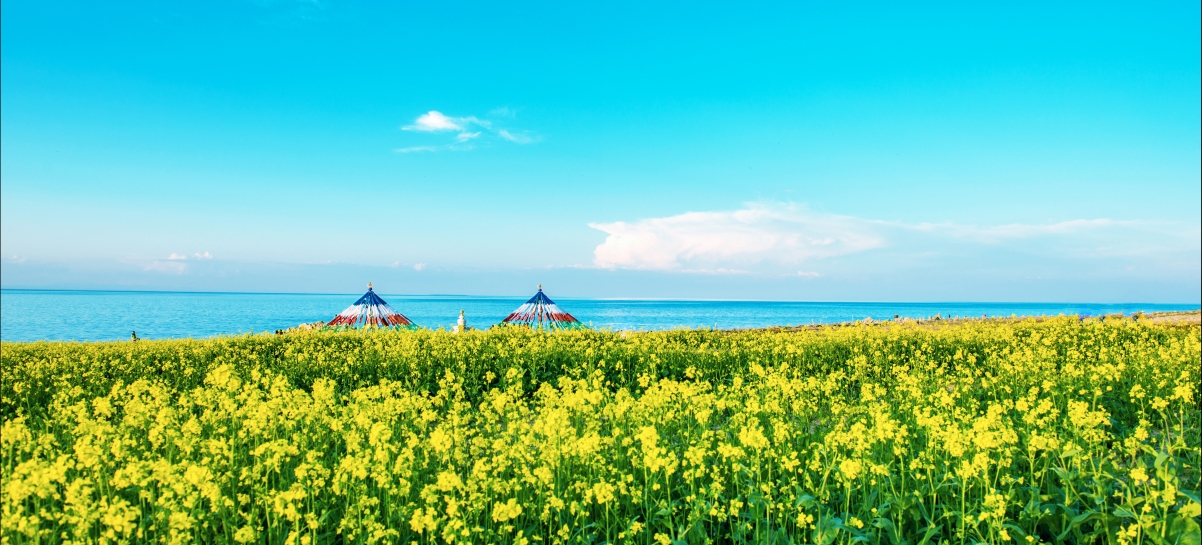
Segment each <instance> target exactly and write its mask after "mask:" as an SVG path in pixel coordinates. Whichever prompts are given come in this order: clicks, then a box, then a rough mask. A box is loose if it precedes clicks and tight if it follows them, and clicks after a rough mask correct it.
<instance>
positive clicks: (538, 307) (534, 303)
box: [501, 284, 585, 329]
mask: <svg viewBox="0 0 1202 545" xmlns="http://www.w3.org/2000/svg"><path fill="white" fill-rule="evenodd" d="M501 324H502V325H504V324H515V325H526V326H530V327H538V328H542V327H544V326H545V327H547V328H548V329H577V328H583V327H585V326H584V324H582V323H580V320H577V319H576V317H574V316H572V315H571V314H568V313H566V312H564V311H563V309H561V308H559V305H556V304H555V301H552V300H551V298H550V297H547V296H546V294H544V293H543V285H542V284H539V285H538V293H536V294H534V297H531V298H530V300H529V301H526V303H525V304H523V305H522V306H520V307H518V309H517V310H515V311H513V312H512V313H510V314H509V316H506V317H505V319H504V320H501Z"/></svg>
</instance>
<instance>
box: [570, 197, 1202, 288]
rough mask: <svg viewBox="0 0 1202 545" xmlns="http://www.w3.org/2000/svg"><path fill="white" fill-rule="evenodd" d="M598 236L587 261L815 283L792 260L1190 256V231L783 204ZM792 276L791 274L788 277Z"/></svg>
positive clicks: (615, 227)
mask: <svg viewBox="0 0 1202 545" xmlns="http://www.w3.org/2000/svg"><path fill="white" fill-rule="evenodd" d="M589 227H592V228H593V229H597V230H599V231H602V232H604V233H606V235H607V236H606V238H605V241H604V242H602V243H601V244H599V245H598V246H597V247H596V248H595V249H594V250H593V265H595V266H596V267H599V268H603V269H633V270H649V271H661V272H676V273H713V274H731V273H758V274H791V275H798V276H803V277H817V276H820V273H818V272H814V271H797V269H796V268H797V266H799V265H801V264H803V263H804V264H810V265H813V264H814V263H815V262H820V261H822V260H826V259H830V258H836V257H839V256H848V255H853V254H860V253H865V252H870V251H872V250H878V249H883V248H890V249H891V250H893V252H894V253H899V252H900V253H905V254H909V255H911V256H913V257H912V258H911V259H910V260H911V261H913V260H915V259H917V260H919V261H921V260H922V256H924V255H931V254H932V253H936V252H939V251H941V250H943V251H946V250H947V249H948V247H947V244H948V242H949V241H951V242H952V243H955V242H960V243H967V244H970V245H974V246H977V247H989V248H990V249H991V250H992V251H995V252H1002V253H1015V252H1017V253H1026V254H1040V253H1057V254H1061V255H1065V254H1067V255H1070V256H1075V257H1079V258H1105V257H1122V256H1127V257H1132V256H1142V257H1145V258H1147V259H1149V260H1150V264H1151V263H1153V262H1155V260H1158V259H1172V258H1181V259H1185V260H1189V258H1190V257H1191V256H1196V255H1197V253H1198V251H1199V239H1200V236H1199V227H1198V226H1192V227H1189V226H1181V225H1174V224H1164V223H1161V224H1157V223H1152V222H1137V221H1116V220H1111V219H1106V218H1100V219H1078V220H1070V221H1061V222H1055V223H1048V224H1005V225H995V226H979V225H960V224H954V223H919V224H906V223H901V222H890V221H880V220H871V219H863V218H855V217H850V216H841V215H836V214H828V213H820V212H814V211H811V210H808V209H807V208H805V207H801V206H797V205H793V204H776V203H751V204H748V205H747V206H745V207H744V208H742V209H740V210H734V211H725V212H686V213H683V214H678V215H674V216H668V217H663V218H647V219H642V220H637V221H634V222H629V223H628V222H623V221H618V222H611V223H590V224H589ZM792 271H796V272H792Z"/></svg>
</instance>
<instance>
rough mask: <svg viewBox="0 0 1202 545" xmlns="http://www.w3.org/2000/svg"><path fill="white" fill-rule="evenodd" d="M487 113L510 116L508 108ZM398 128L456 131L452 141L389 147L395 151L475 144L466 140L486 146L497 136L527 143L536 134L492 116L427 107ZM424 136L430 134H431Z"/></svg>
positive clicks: (452, 148) (459, 148)
mask: <svg viewBox="0 0 1202 545" xmlns="http://www.w3.org/2000/svg"><path fill="white" fill-rule="evenodd" d="M488 117H492V118H504V119H512V118H513V117H514V112H513V111H512V110H510V109H509V108H497V109H495V110H492V111H491V112H489V115H488ZM401 130H404V131H412V132H418V133H444V132H455V133H456V134H455V136H454V142H452V143H448V144H439V145H433V144H425V145H419V146H408V147H402V148H396V149H394V150H393V151H395V152H397V153H421V152H436V151H467V150H471V149H475V148H476V147H477V145H476V144H467V143H468V142H479V143H480V145H481V146H482V147H487V146H488V145H489V144H491V143H492V142H496V141H499V140H503V141H507V142H512V143H515V144H529V143H532V142H536V141H538V137H537V136H535V135H533V134H532V133H531V132H530V131H525V130H520V131H519V130H511V129H508V128H503V127H497V126H496V123H495V122H494V119H489V118H484V119H481V118H479V117H476V116H463V117H456V116H449V115H446V114H444V113H442V112H439V111H437V110H430V111H429V112H426V113H424V114H422V115H419V116H417V119H415V120H414V121H413V123H411V124H409V125H404V126H402V127H401ZM428 138H434V136H431V137H428ZM439 138H446V137H445V136H441V137H439Z"/></svg>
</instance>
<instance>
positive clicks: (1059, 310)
mask: <svg viewBox="0 0 1202 545" xmlns="http://www.w3.org/2000/svg"><path fill="white" fill-rule="evenodd" d="M360 295H361V294H342V295H312V294H279V293H187V292H136V291H50V290H11V289H6V290H0V339H3V340H6V341H36V340H81V341H82V340H89V341H101V340H117V339H128V338H129V337H130V333H131V332H133V331H137V333H138V337H139V338H149V339H166V338H186V337H193V338H200V337H211V336H214V335H232V334H239V333H255V332H263V331H274V330H276V329H284V328H288V327H292V326H295V325H297V324H301V323H306V322H314V321H318V320H329V319H331V318H333V317H334V315H336V314H338V313H339V312H340V311H342V309H344V308H346V307H347V306H348V305H350V304H351V303H353V302H354V301H355V299H357V298H358V297H359V296H360ZM380 295H381V296H383V297H384V299H386V300H387V301H388V302H389V303H390V304H391V305H392V307H393V308H395V309H397V310H398V311H400V312H401V313H403V314H405V315H406V316H408V317H409V318H410V319H411V320H413V321H414V322H416V323H417V324H418V325H421V326H425V327H429V328H433V329H437V328H440V327H443V328H447V327H450V326H453V325H454V324H455V320H456V319H457V318H458V317H459V311H460V310H463V311H464V312H465V315H466V318H467V322H468V325H469V326H472V327H478V328H487V327H489V326H491V325H493V324H495V323H497V322H499V321H501V319H502V318H504V317H505V316H506V315H507V314H509V312H511V311H512V310H513V309H515V308H517V306H518V305H520V304H522V303H523V302H525V300H526V298H525V297H461V296H414V295H389V294H380ZM553 297H554V296H553ZM556 302H557V303H558V304H559V305H560V307H562V308H563V309H564V310H566V311H568V312H570V313H572V314H573V315H574V316H576V317H577V318H579V319H580V320H581V321H583V322H585V323H587V324H591V325H592V326H593V327H594V328H610V329H622V330H650V329H669V328H676V327H691V328H702V327H705V328H709V327H713V328H719V329H736V328H755V327H769V326H782V325H805V324H828V323H837V322H846V321H851V320H861V319H864V318H872V319H873V320H886V319H891V318H893V316H894V315H899V316H902V317H910V318H926V317H931V316H934V315H936V314H940V315H942V316H944V317H956V316H968V317H979V316H982V315H986V314H987V315H989V316H1011V315H1016V316H1041V315H1046V316H1056V315H1060V314H1065V315H1090V316H1096V315H1101V314H1114V313H1123V314H1131V313H1134V312H1136V311H1144V312H1155V311H1169V310H1196V309H1198V307H1199V305H1198V304H1151V303H1129V304H1090V303H810V302H766V301H679V300H674V301H662V300H613V299H567V298H565V299H558V298H557V299H556Z"/></svg>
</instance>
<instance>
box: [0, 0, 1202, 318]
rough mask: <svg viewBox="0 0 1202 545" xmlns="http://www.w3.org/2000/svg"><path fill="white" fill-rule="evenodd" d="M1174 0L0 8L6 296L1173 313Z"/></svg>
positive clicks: (1188, 87)
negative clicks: (850, 304) (925, 304)
mask: <svg viewBox="0 0 1202 545" xmlns="http://www.w3.org/2000/svg"><path fill="white" fill-rule="evenodd" d="M1199 19H1200V13H1199V5H1198V3H1197V2H1177V3H1141V4H1138V5H1130V4H1099V3H1081V4H1056V5H1048V4H1046V3H1038V4H1036V3H1031V4H1021V3H991V4H987V3H970V4H966V3H946V4H935V3H930V4H921V5H917V4H914V5H905V6H898V5H896V4H894V3H888V4H886V3H882V4H868V3H856V4H840V5H831V4H829V3H828V4H816V3H815V4H795V3H787V4H746V5H738V6H735V5H733V4H729V3H724V4H698V3H681V4H675V5H673V4H662V5H660V6H648V5H646V3H629V4H621V3H606V4H605V5H603V6H592V5H590V6H577V5H563V4H562V3H547V4H534V3H506V4H497V3H489V4H473V3H465V2H449V3H421V4H416V3H413V4H396V3H379V4H369V3H351V2H338V1H321V2H284V1H228V2H222V1H216V2H197V3H191V4H182V3H162V2H148V3H137V2H129V3H122V4H121V5H118V6H110V5H101V4H97V3H82V2H81V3H70V2H54V1H39V2H31V1H24V0H13V1H6V2H5V3H4V4H3V13H2V17H0V25H2V28H0V41H2V43H0V71H2V74H0V107H2V111H3V115H2V116H0V131H2V134H3V138H2V139H0V154H2V158H3V161H2V162H0V177H2V184H0V193H2V195H0V244H2V246H3V259H2V261H0V267H2V270H0V282H2V285H3V287H6V288H21V287H46V288H92V289H179V290H219V291H295V292H340V293H345V292H355V291H359V290H360V288H361V287H362V284H364V283H366V282H367V281H369V280H370V281H373V282H375V283H376V285H377V286H380V287H381V289H383V290H385V291H386V292H388V293H415V294H417V293H457V294H489V295H515V294H525V293H527V292H529V291H531V288H532V287H533V285H534V284H537V283H539V282H542V283H544V284H547V286H548V290H549V292H550V293H553V294H559V295H560V296H576V297H669V298H723V299H782V300H850V301H951V300H958V301H985V300H988V301H1084V302H1130V301H1140V302H1197V301H1199V299H1200V298H1202V295H1200V292H1202V288H1200V287H1199V286H1200V284H1202V272H1200V271H1202V234H1200V228H1199V225H1200V223H1202V214H1200V208H1202V205H1200V204H1199V202H1200V201H1202V196H1200V195H1199V193H1200V187H1202V153H1200V148H1202V129H1200V127H1202V112H1200V106H1199V104H1200V103H1202V90H1200V84H1199V81H1200V79H1202V73H1200V64H1202V53H1200V46H1199V43H1200V42H1202V37H1200V32H1199V22H1198V21H1199Z"/></svg>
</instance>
